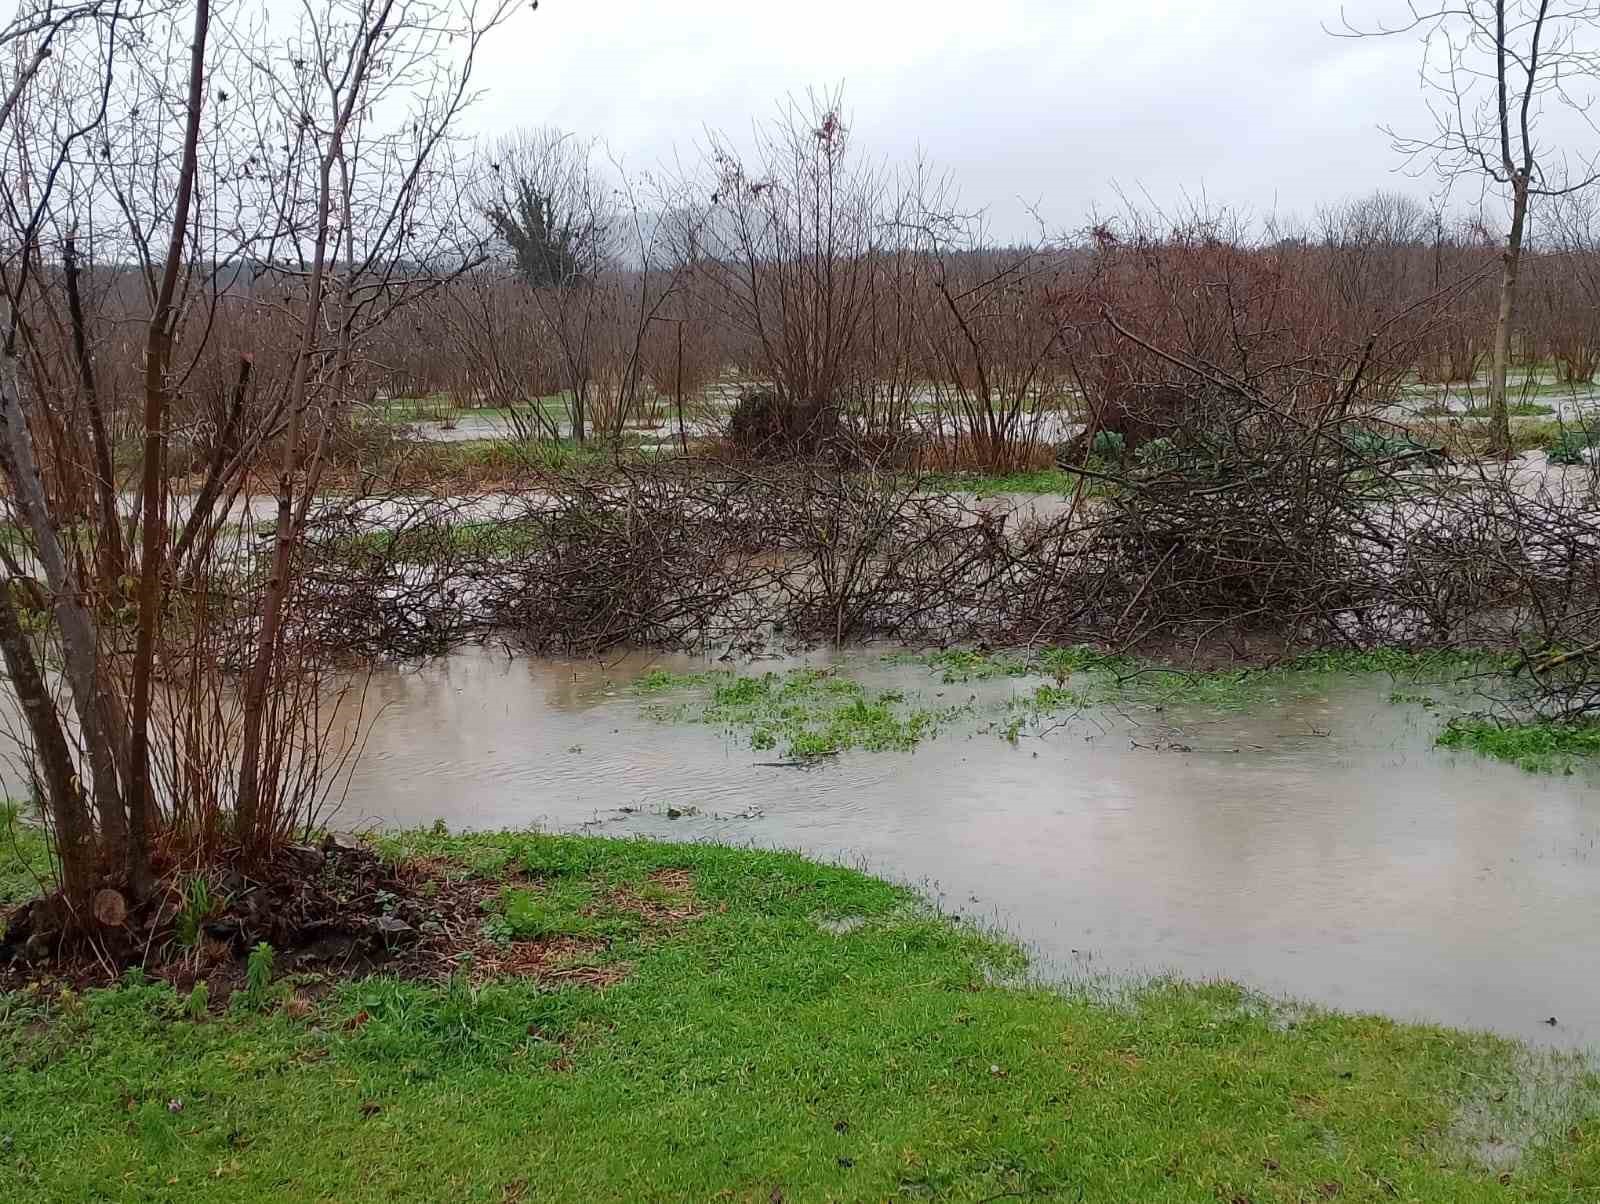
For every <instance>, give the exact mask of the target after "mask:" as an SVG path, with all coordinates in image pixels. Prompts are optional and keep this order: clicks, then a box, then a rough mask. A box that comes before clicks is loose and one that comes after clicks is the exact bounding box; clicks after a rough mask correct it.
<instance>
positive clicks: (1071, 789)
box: [334, 649, 1600, 1045]
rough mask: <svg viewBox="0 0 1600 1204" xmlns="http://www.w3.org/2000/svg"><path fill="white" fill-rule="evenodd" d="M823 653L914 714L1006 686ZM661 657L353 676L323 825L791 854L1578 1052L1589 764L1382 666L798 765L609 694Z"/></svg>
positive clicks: (1034, 941)
mask: <svg viewBox="0 0 1600 1204" xmlns="http://www.w3.org/2000/svg"><path fill="white" fill-rule="evenodd" d="M837 659H840V660H842V661H847V662H848V664H849V665H850V667H851V671H852V672H853V673H854V674H855V675H856V676H857V677H858V678H859V679H860V680H861V681H863V682H867V683H870V684H871V685H873V686H876V687H895V688H899V689H903V690H905V691H908V692H912V691H914V692H916V694H917V695H919V696H920V697H921V698H922V699H923V700H924V701H926V702H927V703H929V704H930V705H935V706H939V705H946V704H949V703H953V702H966V701H968V700H971V699H973V698H974V697H975V696H976V699H977V701H978V702H979V703H980V704H996V705H998V704H1001V703H1003V702H1004V700H1005V698H1006V697H1007V696H1008V695H1011V694H1016V693H1020V692H1022V691H1025V690H1026V689H1027V688H1029V686H1028V683H1027V682H1023V681H1018V680H1014V679H1001V680H998V681H993V680H991V681H979V682H972V683H946V682H944V681H942V680H941V679H940V678H939V677H938V676H937V675H936V674H934V673H931V672H930V670H929V668H928V667H927V666H925V665H916V664H889V663H885V662H884V661H883V660H882V659H881V658H880V657H878V656H876V655H871V654H863V653H859V652H858V653H855V654H850V655H848V656H846V655H843V654H841V655H840V656H839V657H838V658H837ZM810 663H818V662H815V661H813V662H810ZM767 667H768V666H765V665H758V666H755V667H753V668H750V667H746V668H744V669H743V670H741V671H742V672H747V673H748V672H756V673H759V672H762V671H764V670H765V669H766V668H767ZM778 667H779V668H782V667H783V665H779V666H778ZM663 668H666V669H672V670H675V671H684V670H689V671H697V670H705V669H716V668H726V666H719V665H715V664H713V663H711V662H706V661H699V660H694V659H691V658H685V657H661V656H646V655H642V654H640V655H633V656H629V657H625V658H622V659H619V660H614V661H611V662H608V663H605V664H600V663H597V662H593V661H588V662H583V661H561V660H545V659H533V658H528V657H521V656H509V655H507V654H505V653H504V652H495V651H489V650H484V649H472V650H466V651H462V652H458V653H456V654H454V655H451V656H449V657H446V658H443V659H440V660H437V661H433V662H430V663H429V664H427V665H426V666H425V667H423V668H421V669H413V670H401V669H389V668H385V669H380V670H376V671H374V672H373V674H372V675H371V677H370V679H369V680H368V682H367V687H366V691H365V697H364V700H363V705H362V710H361V714H360V717H359V718H358V716H357V715H356V714H355V712H354V710H353V709H352V710H351V712H350V713H349V715H348V716H347V719H346V722H347V723H348V724H349V725H350V727H351V729H352V730H354V729H355V728H358V727H359V728H362V729H363V730H364V731H365V745H364V748H363V749H362V752H361V756H360V759H359V761H358V763H357V764H356V767H355V769H354V773H353V777H352V779H351V782H350V785H349V789H348V792H347V793H346V794H345V796H344V799H343V802H342V805H341V808H340V810H339V812H338V814H337V816H336V817H335V821H334V822H336V823H337V824H339V825H341V826H346V827H357V826H363V825H365V826H417V825H426V824H428V823H431V822H432V821H433V820H435V819H443V820H444V821H445V822H447V823H448V824H450V825H451V826H452V827H467V828H497V827H510V826H522V825H528V824H538V825H543V826H545V827H548V828H550V829H553V830H565V831H578V830H584V831H593V832H599V833H604V834H607V835H648V836H654V837H668V838H672V839H689V840H719V841H725V842H731V843H736V844H743V843H750V844H756V845H764V846H775V847H783V848H792V849H797V850H800V851H802V852H805V853H807V854H811V855H814V856H818V857H822V858H827V859H835V860H841V861H845V862H849V863H861V864H864V865H865V866H866V867H868V868H870V869H872V870H874V871H876V872H879V873H883V874H887V875H890V876H893V877H898V878H901V879H904V880H906V881H909V882H912V883H915V884H919V885H921V886H922V887H923V888H924V889H925V890H926V892H927V893H928V894H929V896H930V897H932V898H934V899H935V900H936V901H937V902H939V903H940V904H941V905H942V906H943V907H945V908H946V909H948V910H950V911H952V912H959V913H961V914H964V915H968V916H971V917H974V918H976V919H978V920H979V921H981V922H992V923H997V924H1001V925H1004V926H1005V927H1006V928H1007V929H1008V930H1009V931H1011V932H1014V933H1015V934H1017V935H1018V936H1020V937H1021V938H1022V939H1023V940H1025V941H1026V942H1027V943H1029V945H1030V946H1031V947H1032V948H1033V950H1034V951H1035V954H1036V955H1037V958H1038V961H1039V963H1040V965H1041V967H1042V968H1043V969H1044V970H1045V971H1046V972H1047V973H1051V974H1056V975H1065V976H1075V975H1101V974H1109V975H1112V976H1123V975H1146V974H1151V973H1160V972H1165V971H1171V972H1175V973H1177V974H1181V975H1184V976H1186V977H1190V978H1216V977H1221V978H1228V979H1234V980H1237V981H1240V982H1243V983H1246V984H1248V985H1251V986H1254V987H1258V988H1261V989H1263V990H1267V991H1270V992H1274V993H1281V994H1284V995H1289V996H1293V997H1297V998H1302V999H1306V1000H1309V1001H1313V1002H1316V1003H1320V1004H1326V1005H1331V1006H1336V1007H1340V1008H1345V1009H1354V1010H1369V1011H1378V1012H1382V1013H1385V1014H1387V1015H1391V1016H1395V1017H1401V1018H1408V1019H1424V1020H1432V1021H1438V1022H1443V1023H1449V1024H1454V1025H1460V1026H1467V1027H1479V1028H1490V1029H1494V1030H1496V1031H1498V1032H1502V1033H1505V1034H1509V1035H1514V1036H1518V1037H1522V1038H1525V1039H1529V1040H1535V1041H1540V1042H1545V1043H1551V1042H1553V1043H1557V1044H1562V1045H1576V1044H1584V1043H1589V1042H1593V1041H1595V1040H1597V1039H1600V991H1597V990H1596V988H1597V987H1600V950H1597V948H1596V944H1595V941H1594V939H1593V917H1594V915H1595V914H1596V911H1597V907H1600V874H1597V873H1596V868H1597V859H1596V838H1597V835H1600V792H1597V791H1596V790H1595V789H1594V785H1595V783H1594V781H1593V779H1592V778H1589V777H1585V776H1582V775H1579V776H1562V775H1535V774H1529V773H1525V772H1523V771H1521V770H1519V769H1517V768H1514V767H1512V766H1509V765H1503V764H1499V763H1494V762H1489V761H1486V760H1483V759H1480V758H1477V757H1475V756H1473V755H1471V754H1454V753H1451V752H1449V751H1446V750H1442V749H1437V748H1435V747H1434V743H1433V742H1434V736H1435V734H1436V732H1437V728H1438V721H1437V720H1436V719H1435V718H1434V717H1433V716H1432V715H1431V714H1430V713H1429V712H1428V711H1426V710H1425V709H1424V708H1422V707H1420V706H1414V705H1408V704H1406V703H1400V704H1397V703H1396V702H1395V701H1393V700H1392V698H1391V694H1392V693H1393V691H1394V687H1395V683H1394V682H1393V681H1392V680H1391V679H1390V678H1388V677H1387V676H1384V675H1371V676H1351V677H1340V678H1329V679H1322V680H1319V682H1318V683H1317V684H1316V686H1315V687H1314V688H1312V689H1310V690H1308V691H1304V692H1294V693H1293V695H1292V696H1290V697H1280V698H1277V699H1274V700H1271V701H1262V702H1260V703H1259V704H1258V705H1254V706H1250V707H1246V708H1244V709H1233V710H1225V709H1218V708H1211V709H1207V708H1204V707H1199V706H1186V707H1172V708H1167V709H1157V708H1117V707H1097V708H1094V709H1092V710H1088V711H1084V712H1082V713H1079V714H1076V715H1074V716H1071V717H1068V718H1064V719H1059V720H1055V721H1053V722H1051V723H1045V724H1043V725H1041V726H1040V727H1039V728H1037V729H1035V730H1034V731H1032V732H1030V733H1025V734H1023V735H1022V736H1021V737H1020V738H1018V739H1016V740H1014V741H1008V740H1006V739H1004V738H1002V735H1001V734H999V733H997V732H996V731H995V730H993V727H992V725H986V724H985V723H984V722H983V712H982V710H981V709H979V710H976V711H974V713H973V714H972V715H971V716H969V717H968V718H967V719H965V720H962V721H957V722H952V723H950V724H948V725H946V726H945V727H944V728H943V729H942V730H941V732H940V733H939V734H938V735H937V736H936V737H935V738H933V739H931V740H929V741H927V742H926V743H923V744H922V745H920V746H919V747H918V748H916V749H915V751H910V752H901V751H872V752H869V751H861V750H856V751H846V752H844V753H842V754H840V755H838V756H835V757H828V758H825V759H823V760H822V761H820V762H818V763H816V764H813V765H810V766H807V767H798V766H796V765H794V764H791V763H788V760H787V758H786V757H785V756H784V755H783V753H782V751H781V750H753V749H752V748H751V740H750V736H749V733H748V732H744V731H737V730H728V729H725V728H722V727H719V726H717V725H714V724H701V723H682V722H663V721H662V720H661V719H660V718H659V717H653V716H652V714H651V713H650V711H649V709H648V708H647V707H646V706H645V705H644V702H643V699H642V698H641V696H640V694H639V692H638V690H637V689H636V688H635V685H634V683H636V682H637V680H638V679H639V678H640V676H641V675H642V674H644V673H646V672H648V671H651V670H659V669H663ZM347 705H349V700H347ZM986 729H987V730H986ZM1552 1018H1554V1019H1555V1020H1556V1024H1555V1025H1553V1026H1552V1025H1551V1024H1549V1023H1548V1021H1549V1020H1550V1019H1552Z"/></svg>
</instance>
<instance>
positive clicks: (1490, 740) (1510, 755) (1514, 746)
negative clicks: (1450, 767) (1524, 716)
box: [1438, 716, 1600, 773]
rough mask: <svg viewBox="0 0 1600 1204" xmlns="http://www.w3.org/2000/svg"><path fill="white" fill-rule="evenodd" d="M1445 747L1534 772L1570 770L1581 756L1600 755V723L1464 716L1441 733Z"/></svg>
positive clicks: (1453, 721)
mask: <svg viewBox="0 0 1600 1204" xmlns="http://www.w3.org/2000/svg"><path fill="white" fill-rule="evenodd" d="M1438 742H1439V745H1440V747H1442V748H1463V749H1469V750H1471V751H1472V752H1475V753H1478V754H1479V755H1481V756H1485V757H1493V758H1495V760H1497V761H1509V762H1511V763H1512V764H1513V765H1516V766H1519V767H1520V768H1522V769H1525V770H1527V771H1529V772H1530V773H1556V772H1562V771H1570V770H1571V769H1572V768H1573V767H1574V765H1575V764H1577V763H1578V762H1579V761H1580V760H1581V759H1584V758H1592V757H1600V723H1560V722H1556V721H1554V720H1550V719H1533V720H1528V721H1526V722H1521V723H1498V722H1496V721H1494V720H1492V719H1485V718H1482V717H1477V716H1460V717H1457V718H1454V719H1451V720H1450V721H1449V722H1448V723H1446V724H1445V726H1444V730H1442V731H1441V732H1440V733H1439V741H1438Z"/></svg>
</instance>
